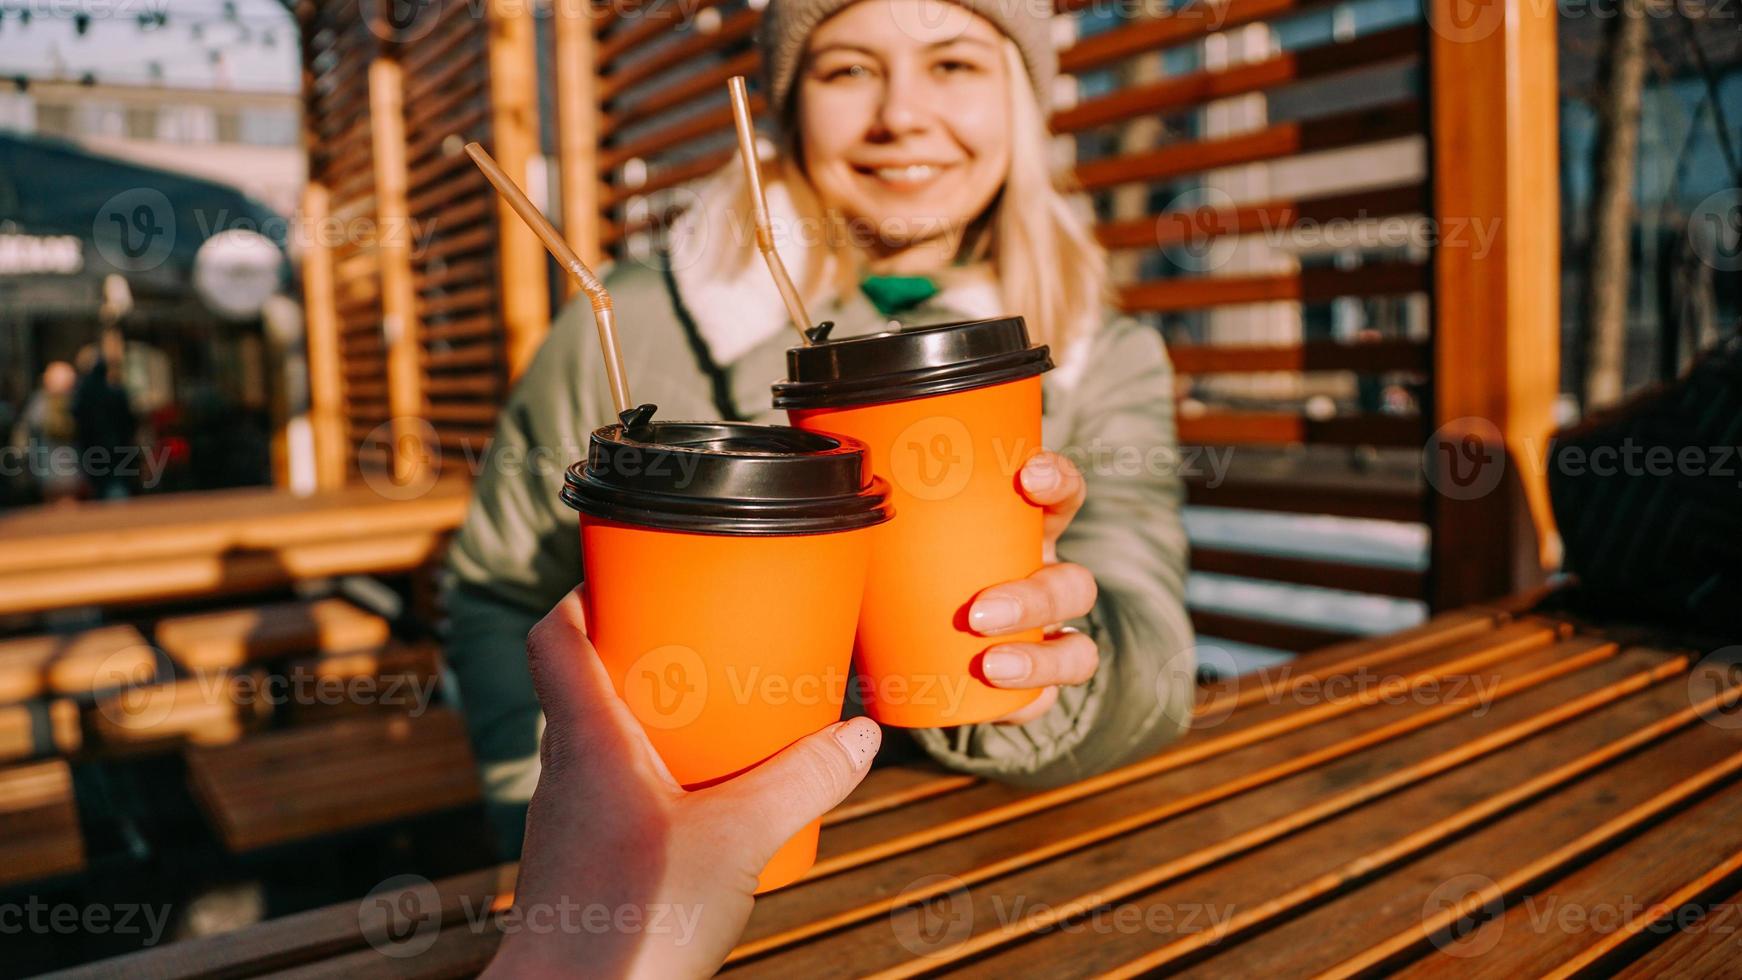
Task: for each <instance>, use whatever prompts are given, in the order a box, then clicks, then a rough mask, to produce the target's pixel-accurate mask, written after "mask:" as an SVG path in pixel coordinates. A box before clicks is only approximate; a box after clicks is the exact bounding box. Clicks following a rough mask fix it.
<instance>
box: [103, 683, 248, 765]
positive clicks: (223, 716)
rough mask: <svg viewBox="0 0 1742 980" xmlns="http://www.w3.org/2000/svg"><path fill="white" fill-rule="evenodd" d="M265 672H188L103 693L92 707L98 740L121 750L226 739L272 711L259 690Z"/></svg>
mask: <svg viewBox="0 0 1742 980" xmlns="http://www.w3.org/2000/svg"><path fill="white" fill-rule="evenodd" d="M263 677H264V675H263V674H261V673H258V672H252V673H248V674H229V675H216V674H214V675H207V676H201V677H186V678H182V679H180V680H174V681H170V682H168V683H165V684H152V685H148V686H144V687H135V688H131V689H129V690H126V691H123V692H120V693H118V694H113V695H110V696H108V697H105V698H100V699H98V701H97V703H96V705H95V706H94V707H93V708H92V710H91V711H90V712H89V713H88V717H89V719H90V723H91V730H92V733H93V734H94V736H95V741H96V743H97V744H99V745H101V746H102V747H103V748H104V749H106V750H111V751H114V752H118V753H121V754H130V753H141V752H143V753H152V752H162V751H168V750H173V749H176V748H179V747H181V746H182V745H184V744H193V745H221V744H224V743H226V742H234V741H235V740H236V739H238V738H241V737H242V734H243V732H245V731H247V730H248V728H249V727H251V726H253V725H256V724H258V723H259V722H260V721H262V720H263V719H264V718H265V717H266V716H267V715H268V714H269V713H270V711H271V705H270V704H268V703H266V702H265V701H264V700H262V699H260V698H258V697H257V696H256V692H257V691H258V690H259V685H260V683H261V681H262V678H263Z"/></svg>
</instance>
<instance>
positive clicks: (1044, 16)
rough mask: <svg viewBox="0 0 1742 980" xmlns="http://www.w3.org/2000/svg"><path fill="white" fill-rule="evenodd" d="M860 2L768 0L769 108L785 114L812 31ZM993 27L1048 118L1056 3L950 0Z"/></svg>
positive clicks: (764, 29)
mask: <svg viewBox="0 0 1742 980" xmlns="http://www.w3.org/2000/svg"><path fill="white" fill-rule="evenodd" d="M857 2H858V0H769V3H768V7H767V9H766V10H764V11H763V12H762V24H761V26H760V29H759V36H758V38H757V42H758V43H759V44H760V45H761V47H762V72H763V77H764V79H765V80H766V81H767V83H768V104H769V106H770V107H771V108H773V109H774V110H775V111H776V112H783V111H784V110H785V109H786V106H787V100H788V99H789V98H790V97H791V96H792V89H793V85H794V83H795V82H796V80H797V78H798V69H799V62H800V60H801V59H803V57H804V52H805V45H806V44H807V43H808V42H809V41H810V36H811V31H814V30H816V28H817V25H818V24H821V23H822V22H823V21H825V20H828V19H829V18H830V17H833V16H834V15H835V14H838V13H840V12H841V11H842V10H845V9H846V8H848V7H850V6H852V5H853V4H854V3H857ZM949 2H951V3H954V4H956V5H957V6H960V7H965V8H967V9H968V10H971V11H973V12H974V13H976V14H979V15H980V16H981V17H984V18H986V19H987V20H988V21H991V22H992V26H994V27H996V28H998V29H999V30H1000V31H1003V32H1004V35H1005V36H1006V37H1008V38H1010V40H1012V41H1014V42H1016V48H1017V50H1018V51H1021V52H1022V61H1023V63H1024V64H1025V65H1027V66H1028V80H1029V82H1030V83H1032V84H1033V86H1034V95H1035V98H1036V99H1038V100H1039V102H1040V108H1041V112H1042V113H1043V114H1045V113H1046V112H1047V111H1048V110H1049V108H1050V107H1051V105H1052V79H1053V75H1054V74H1056V73H1057V72H1058V53H1057V52H1056V51H1054V50H1053V46H1052V16H1053V5H1052V0H949Z"/></svg>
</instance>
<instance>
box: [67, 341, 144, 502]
mask: <svg viewBox="0 0 1742 980" xmlns="http://www.w3.org/2000/svg"><path fill="white" fill-rule="evenodd" d="M79 361H80V364H79V366H80V368H82V369H83V371H82V373H81V375H80V377H79V383H78V388H77V389H76V390H75V391H74V393H73V418H74V420H75V421H76V423H77V427H78V444H79V452H80V455H81V458H82V460H83V462H84V463H85V465H86V469H87V470H88V473H87V474H86V475H87V476H88V477H89V478H90V481H91V490H92V496H94V497H96V498H97V499H98V500H115V499H119V498H122V497H126V496H128V494H129V493H130V491H131V487H130V486H129V480H128V476H129V474H128V473H126V472H122V471H121V470H122V467H121V464H122V463H123V462H124V461H126V460H131V459H137V453H138V448H137V447H138V446H139V421H138V419H137V418H135V416H134V415H133V404H132V401H131V400H130V399H129V398H128V395H127V389H126V388H125V387H123V386H122V384H121V365H122V361H121V337H120V334H119V333H118V332H116V331H112V330H111V331H106V332H105V334H104V338H103V344H102V346H101V347H87V348H85V349H84V350H82V351H80V352H79Z"/></svg>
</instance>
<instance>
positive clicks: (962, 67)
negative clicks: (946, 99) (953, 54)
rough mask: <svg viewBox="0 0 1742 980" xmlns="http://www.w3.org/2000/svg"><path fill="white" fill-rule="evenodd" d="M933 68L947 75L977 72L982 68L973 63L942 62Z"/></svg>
mask: <svg viewBox="0 0 1742 980" xmlns="http://www.w3.org/2000/svg"><path fill="white" fill-rule="evenodd" d="M933 67H934V68H935V69H936V70H937V71H938V72H940V73H942V74H945V75H954V74H960V73H964V72H976V71H979V70H980V66H979V65H977V64H975V63H973V62H972V61H940V62H938V63H937V64H936V65H934V66H933Z"/></svg>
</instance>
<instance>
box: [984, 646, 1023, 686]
mask: <svg viewBox="0 0 1742 980" xmlns="http://www.w3.org/2000/svg"><path fill="white" fill-rule="evenodd" d="M980 670H981V671H982V672H983V673H984V674H985V675H986V679H987V680H989V681H1019V680H1021V679H1023V678H1024V677H1027V676H1028V658H1027V657H1026V656H1024V655H1022V654H1020V653H1015V652H1013V651H1010V650H988V651H986V655H985V656H984V657H981V658H980Z"/></svg>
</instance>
